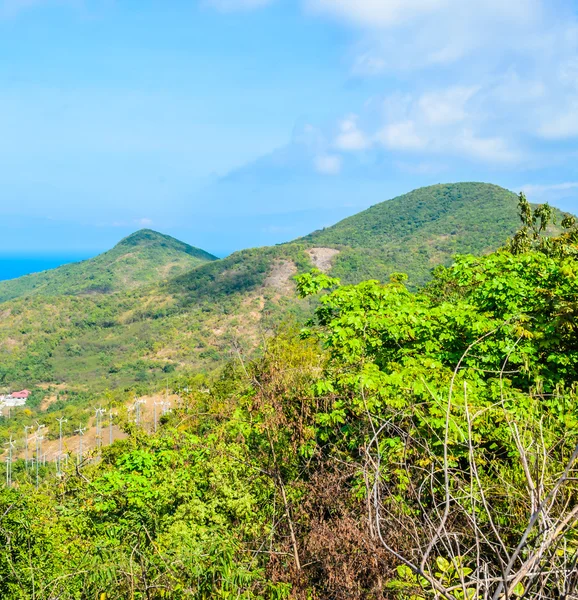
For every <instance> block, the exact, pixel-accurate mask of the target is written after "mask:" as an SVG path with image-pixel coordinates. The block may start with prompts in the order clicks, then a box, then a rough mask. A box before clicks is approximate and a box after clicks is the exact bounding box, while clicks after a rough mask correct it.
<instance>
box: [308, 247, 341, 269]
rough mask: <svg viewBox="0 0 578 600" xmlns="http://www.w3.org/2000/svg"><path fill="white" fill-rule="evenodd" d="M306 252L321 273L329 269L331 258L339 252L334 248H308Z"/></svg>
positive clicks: (331, 263)
mask: <svg viewBox="0 0 578 600" xmlns="http://www.w3.org/2000/svg"><path fill="white" fill-rule="evenodd" d="M306 252H307V254H308V255H309V258H310V259H311V262H312V263H313V264H314V265H315V266H316V267H317V268H318V269H319V270H320V271H322V272H323V273H327V272H328V271H329V270H330V269H331V267H332V265H333V258H334V257H335V256H337V255H338V254H339V250H336V249H335V248H310V249H309V250H307V251H306Z"/></svg>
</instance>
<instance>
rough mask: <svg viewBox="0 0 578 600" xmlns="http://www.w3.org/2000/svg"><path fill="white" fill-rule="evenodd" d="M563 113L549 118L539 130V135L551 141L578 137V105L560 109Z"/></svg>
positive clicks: (573, 104)
mask: <svg viewBox="0 0 578 600" xmlns="http://www.w3.org/2000/svg"><path fill="white" fill-rule="evenodd" d="M560 110H561V111H562V112H560V113H558V114H554V115H553V116H552V117H551V118H547V119H546V120H545V121H544V122H543V123H542V125H541V126H540V127H539V129H538V133H539V134H540V135H541V136H542V137H544V138H546V139H551V140H563V139H567V138H573V137H578V104H575V103H572V104H571V105H570V106H569V107H564V108H562V109H560Z"/></svg>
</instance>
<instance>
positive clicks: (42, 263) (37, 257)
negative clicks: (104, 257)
mask: <svg viewBox="0 0 578 600" xmlns="http://www.w3.org/2000/svg"><path fill="white" fill-rule="evenodd" d="M92 256H94V254H68V255H65V254H0V281H4V280H6V279H15V278H16V277H22V275H29V274H30V273H39V272H40V271H46V270H47V269H54V268H56V267H60V266H61V265H66V264H68V263H72V262H78V261H80V260H86V259H87V258H91V257H92Z"/></svg>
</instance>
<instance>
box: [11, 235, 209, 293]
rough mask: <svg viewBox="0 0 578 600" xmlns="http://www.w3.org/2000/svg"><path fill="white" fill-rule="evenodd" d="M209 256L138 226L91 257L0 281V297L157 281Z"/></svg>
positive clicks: (116, 288)
mask: <svg viewBox="0 0 578 600" xmlns="http://www.w3.org/2000/svg"><path fill="white" fill-rule="evenodd" d="M214 260H217V257H215V256H213V255H212V254H209V253H208V252H205V251H204V250H199V249H198V248H194V247H193V246H189V245H188V244H185V243H184V242H181V241H179V240H177V239H175V238H173V237H170V236H168V235H163V234H161V233H157V232H156V231H151V230H150V229H141V230H140V231H137V232H136V233H133V234H132V235H130V236H128V237H126V238H125V239H123V240H121V241H120V242H119V243H118V244H117V245H116V246H115V247H114V248H112V250H109V251H108V252H105V253H104V254H100V255H99V256H96V257H95V258H91V259H88V260H85V261H82V262H79V263H73V264H70V265H64V266H62V267H58V268H57V269H51V270H49V271H43V272H42V273H33V274H31V275H25V276H24V277H19V278H18V279H13V280H10V281H2V282H0V302H4V301H6V300H10V299H12V298H17V297H19V296H30V295H43V296H60V295H69V294H77V295H78V294H110V293H113V292H118V291H124V290H128V289H131V288H135V287H138V286H140V285H145V284H151V283H158V282H159V281H161V280H163V279H167V278H170V277H174V276H176V275H178V274H180V273H183V272H185V271H188V270H190V269H193V268H194V267H197V266H199V265H201V264H204V263H206V262H210V261H214Z"/></svg>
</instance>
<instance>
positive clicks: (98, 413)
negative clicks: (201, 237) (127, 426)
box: [94, 408, 104, 451]
mask: <svg viewBox="0 0 578 600" xmlns="http://www.w3.org/2000/svg"><path fill="white" fill-rule="evenodd" d="M103 414H104V408H95V409H94V420H95V426H96V447H97V449H98V450H99V451H100V448H101V446H102V415H103Z"/></svg>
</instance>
